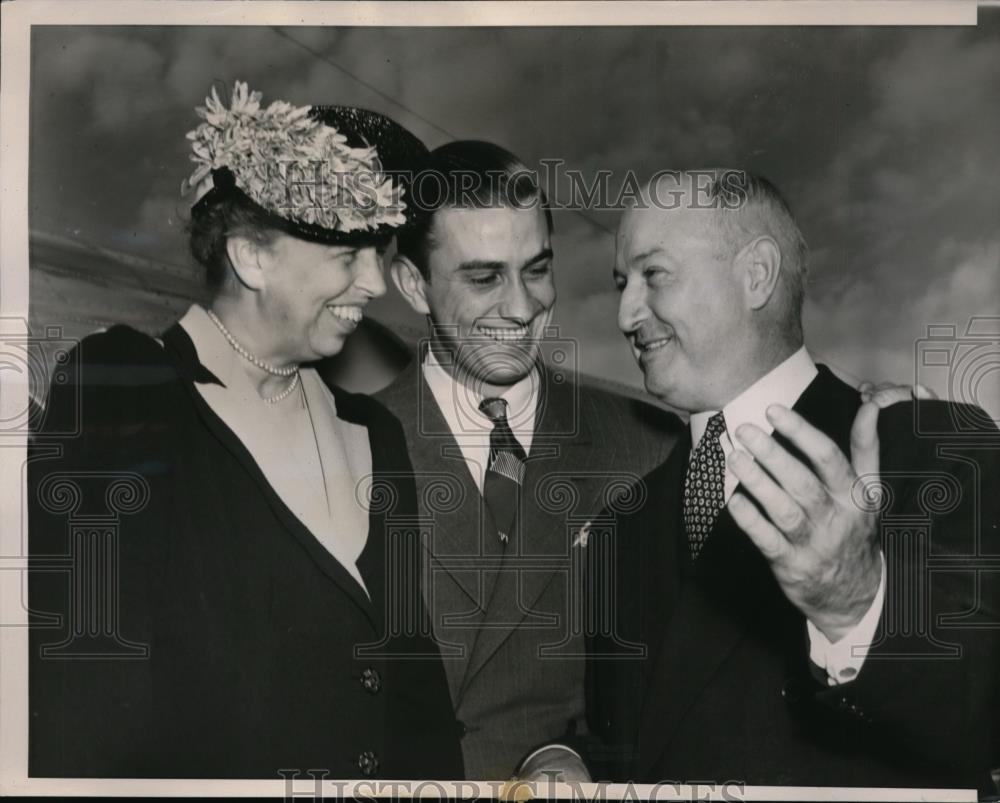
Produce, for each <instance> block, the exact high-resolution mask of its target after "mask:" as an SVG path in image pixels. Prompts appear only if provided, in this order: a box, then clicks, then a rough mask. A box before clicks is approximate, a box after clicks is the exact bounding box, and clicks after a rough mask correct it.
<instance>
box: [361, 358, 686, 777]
mask: <svg viewBox="0 0 1000 803" xmlns="http://www.w3.org/2000/svg"><path fill="white" fill-rule="evenodd" d="M542 376H543V381H542V382H541V391H540V398H539V404H538V413H537V418H536V425H535V432H534V436H533V441H532V445H531V452H530V454H529V456H528V466H527V470H526V474H525V479H524V484H523V492H522V494H521V504H522V509H521V511H520V523H519V526H518V529H517V531H516V532H515V533H514V535H513V536H512V540H511V545H510V547H508V549H507V550H506V552H505V553H501V551H500V550H499V542H498V540H497V536H496V533H495V530H494V528H493V526H492V524H491V522H490V520H489V517H488V514H487V511H486V508H485V506H484V503H483V500H482V497H481V495H480V493H479V491H478V489H477V487H476V484H475V481H474V479H473V477H472V475H471V473H470V472H469V469H468V467H467V464H466V463H465V460H464V458H463V457H462V454H461V451H460V450H459V447H458V444H457V442H456V439H455V434H454V433H452V432H451V431H450V430H449V428H448V425H447V424H446V422H445V419H444V416H443V414H442V412H441V410H440V408H439V407H438V405H437V403H436V401H435V400H434V396H433V394H432V393H431V391H430V388H429V387H428V386H427V384H426V382H424V381H423V379H422V377H421V373H420V364H419V361H417V360H415V361H414V362H413V364H411V365H410V366H409V367H408V369H407V370H406V371H405V372H404V373H403V374H402V375H401V376H400V377H399V378H398V379H397V380H396V382H394V383H393V384H392V385H391V386H390V387H389V388H387V389H386V390H384V391H382V392H381V393H380V394H378V395H377V396H376V398H377V399H378V400H380V401H382V402H383V403H384V404H385V405H386V407H388V408H389V409H390V410H391V411H392V412H393V413H395V415H396V416H397V417H398V418H399V420H400V421H401V422H402V424H403V429H404V430H405V432H406V440H407V446H408V448H409V451H410V458H411V460H412V462H413V468H414V471H415V473H416V480H417V495H418V499H419V505H420V512H421V516H422V517H423V519H424V529H425V533H426V537H427V541H426V544H427V551H428V557H429V562H430V565H429V572H428V573H427V574H426V575H425V579H426V580H427V581H428V582H427V583H426V584H425V587H424V596H425V599H426V600H427V603H428V607H429V609H430V612H431V618H432V621H433V624H434V632H435V635H436V636H437V637H438V639H439V641H440V646H441V650H442V654H443V657H444V660H445V667H446V670H447V673H448V682H449V686H450V689H451V695H452V700H453V702H454V706H455V711H456V716H457V717H458V718H459V720H460V721H461V722H462V724H463V732H464V737H463V739H462V749H463V755H464V758H465V768H466V775H467V776H468V777H469V778H474V779H495V778H506V777H507V776H509V775H510V773H511V772H512V771H513V770H514V769H515V767H516V765H517V764H518V762H519V761H520V759H522V758H523V757H524V756H525V754H526V753H527V752H528V751H529V750H530V749H533V748H534V747H535V746H537V745H539V744H541V743H543V742H546V741H550V740H553V739H559V738H563V737H567V736H569V735H572V734H573V733H574V731H577V730H581V731H582V726H583V713H584V698H583V678H584V661H583V650H584V643H583V638H582V633H583V625H582V622H581V616H582V610H581V597H580V594H579V589H580V582H581V570H582V566H583V558H584V551H583V550H582V549H580V548H578V547H577V548H574V547H573V546H572V544H573V541H574V539H575V538H576V537H577V534H578V532H579V530H580V529H581V528H583V527H584V526H585V525H586V524H587V522H588V520H589V519H590V518H591V517H592V516H593V515H595V513H596V512H598V511H599V510H600V509H601V508H602V507H603V506H604V505H605V504H607V503H608V501H609V499H610V498H612V497H614V496H616V495H617V494H618V493H619V492H621V491H623V490H625V489H626V488H628V487H629V486H631V485H633V484H634V483H635V482H636V481H637V480H638V478H639V477H640V476H641V475H642V474H643V473H645V471H647V470H648V469H649V468H651V467H652V466H653V465H656V463H658V462H659V461H661V460H662V459H663V458H664V457H665V456H666V454H667V453H668V452H669V450H670V448H671V447H672V445H673V443H674V442H675V440H676V437H677V433H678V431H679V428H680V423H679V420H678V419H677V418H676V417H675V416H673V415H671V414H669V413H665V412H663V411H662V410H659V409H657V408H654V407H651V406H649V405H645V404H641V403H638V402H635V401H632V400H629V399H625V398H622V397H618V396H613V395H611V394H609V393H604V392H601V391H597V390H593V389H590V388H587V387H583V386H581V385H578V384H576V383H574V382H572V381H569V379H567V378H566V376H565V375H564V374H562V373H557V372H553V371H549V370H547V369H546V370H543V373H542ZM460 436H461V434H460V433H459V437H460Z"/></svg>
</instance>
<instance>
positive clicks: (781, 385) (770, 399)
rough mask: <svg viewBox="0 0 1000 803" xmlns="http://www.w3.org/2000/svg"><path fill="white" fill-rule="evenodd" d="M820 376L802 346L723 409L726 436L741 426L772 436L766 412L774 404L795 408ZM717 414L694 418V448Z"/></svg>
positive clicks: (696, 415) (693, 415)
mask: <svg viewBox="0 0 1000 803" xmlns="http://www.w3.org/2000/svg"><path fill="white" fill-rule="evenodd" d="M817 373H818V371H817V370H816V364H815V363H814V362H813V360H812V357H810V356H809V352H808V351H806V347H805V346H802V347H801V348H800V349H799V350H798V351H796V352H795V353H794V354H793V355H792V356H791V357H789V358H788V359H786V360H785V361H784V362H782V363H781V364H780V365H778V366H777V367H775V368H774V369H772V370H771V371H770V372H769V373H767V374H765V375H764V376H762V377H761V378H760V379H758V380H757V381H756V382H754V383H753V384H752V385H751V386H750V387H748V388H747V389H746V390H744V391H743V392H742V393H741V394H740V395H739V396H737V397H736V398H735V399H733V400H732V401H731V402H729V404H727V405H726V406H725V407H723V408H722V415H723V417H724V418H725V420H726V433H727V434H728V435H729V436H730V439H732V435H733V433H735V432H736V429H737V427H739V426H740V425H741V424H755V425H757V426H758V427H760V428H761V429H762V430H764V432H767V433H769V434H770V432H771V430H772V429H773V427H772V426H771V424H770V422H768V420H767V416H766V415H765V411H766V410H767V408H768V407H770V406H771V405H772V404H782V405H784V406H785V407H791V406H792V405H794V404H795V402H797V401H798V399H799V396H801V395H802V393H803V391H805V389H806V388H807V387H809V383H810V382H812V381H813V379H815V378H816V374H817ZM717 412H719V411H718V410H706V411H704V412H700V413H692V414H691V444H692V447H694V446H697V445H698V441H700V440H701V437H702V435H704V434H705V429H706V427H707V426H708V420H709V419H710V418H711V417H712V416H713V415H715V414H716V413H717ZM732 442H733V443H734V444H737V445H738V443H739V442H738V441H736V440H735V439H732Z"/></svg>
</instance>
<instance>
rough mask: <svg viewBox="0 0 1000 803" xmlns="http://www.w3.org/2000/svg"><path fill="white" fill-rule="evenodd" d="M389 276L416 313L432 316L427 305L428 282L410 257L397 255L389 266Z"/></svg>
mask: <svg viewBox="0 0 1000 803" xmlns="http://www.w3.org/2000/svg"><path fill="white" fill-rule="evenodd" d="M389 275H390V276H392V283H393V284H394V285H396V289H397V290H399V292H400V293H401V294H402V296H403V298H405V299H406V302H407V303H408V304H409V305H410V306H411V307H412V308H413V311H414V312H417V313H419V314H420V315H430V314H431V308H430V307H429V306H428V305H427V280H426V279H424V277H423V274H422V273H421V272H420V269H419V268H418V267H417V266H416V265H414V264H413V262H412V261H411V260H410V259H409V258H408V257H405V256H402V255H401V254H396V256H394V257H393V258H392V265H390V266H389Z"/></svg>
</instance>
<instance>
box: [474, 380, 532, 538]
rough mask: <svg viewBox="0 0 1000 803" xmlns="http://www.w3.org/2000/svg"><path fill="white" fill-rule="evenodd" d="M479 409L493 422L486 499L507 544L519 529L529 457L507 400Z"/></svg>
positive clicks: (486, 401) (485, 401) (492, 401)
mask: <svg viewBox="0 0 1000 803" xmlns="http://www.w3.org/2000/svg"><path fill="white" fill-rule="evenodd" d="M479 409H480V411H482V412H483V414H484V415H486V417H487V418H489V419H490V421H492V422H493V431H492V432H491V433H490V462H489V465H488V466H487V468H486V475H485V477H484V480H483V498H484V499H485V500H486V504H487V506H489V509H490V513H491V514H492V515H493V521H494V523H495V524H496V526H497V535H499V536H500V540H501V541H503V542H504V543H507V541H508V539H509V538H510V536H511V535H512V534H513V532H514V529H515V516H516V514H517V507H518V495H519V493H520V491H521V483H522V482H523V480H524V467H525V463H526V462H527V460H528V456H527V455H526V454H525V453H524V449H523V448H521V444H520V443H518V441H517V438H515V437H514V433H513V432H512V431H511V428H510V424H508V423H507V402H506V401H505V400H504V399H483V401H482V402H481V403H480V405H479Z"/></svg>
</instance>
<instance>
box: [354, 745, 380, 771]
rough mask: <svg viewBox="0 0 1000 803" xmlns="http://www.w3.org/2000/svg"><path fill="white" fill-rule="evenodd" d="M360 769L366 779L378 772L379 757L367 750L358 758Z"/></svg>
mask: <svg viewBox="0 0 1000 803" xmlns="http://www.w3.org/2000/svg"><path fill="white" fill-rule="evenodd" d="M358 769H359V770H361V774H362V775H364V776H365V777H366V778H370V777H371V776H373V775H374V774H375V773H376V772H378V756H377V755H375V753H373V752H372V751H371V750H365V751H364V752H363V753H361V754H360V755H359V756H358Z"/></svg>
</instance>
